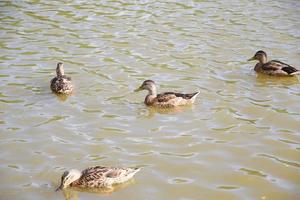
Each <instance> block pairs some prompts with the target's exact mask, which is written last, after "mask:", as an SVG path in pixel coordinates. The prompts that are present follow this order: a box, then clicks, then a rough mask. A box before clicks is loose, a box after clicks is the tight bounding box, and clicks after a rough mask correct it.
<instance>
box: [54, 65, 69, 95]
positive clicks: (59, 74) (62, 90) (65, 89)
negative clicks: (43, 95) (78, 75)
mask: <svg viewBox="0 0 300 200" xmlns="http://www.w3.org/2000/svg"><path fill="white" fill-rule="evenodd" d="M71 80H72V79H71V77H69V76H66V75H65V72H64V67H63V63H62V62H59V63H57V67H56V77H54V78H53V79H52V80H51V82H50V88H51V90H52V91H53V92H55V93H57V94H71V93H72V91H73V85H72V81H71Z"/></svg>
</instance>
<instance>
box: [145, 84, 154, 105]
mask: <svg viewBox="0 0 300 200" xmlns="http://www.w3.org/2000/svg"><path fill="white" fill-rule="evenodd" d="M156 96H157V92H156V88H155V87H152V88H151V89H148V95H147V96H146V98H145V104H146V105H151V104H152V102H153V99H155V98H156Z"/></svg>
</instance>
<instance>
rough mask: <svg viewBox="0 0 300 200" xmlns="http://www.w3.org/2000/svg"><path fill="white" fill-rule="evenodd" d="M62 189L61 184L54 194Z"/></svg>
mask: <svg viewBox="0 0 300 200" xmlns="http://www.w3.org/2000/svg"><path fill="white" fill-rule="evenodd" d="M62 188H63V185H62V184H60V186H59V187H58V188H56V190H55V192H57V191H59V190H61V189H62Z"/></svg>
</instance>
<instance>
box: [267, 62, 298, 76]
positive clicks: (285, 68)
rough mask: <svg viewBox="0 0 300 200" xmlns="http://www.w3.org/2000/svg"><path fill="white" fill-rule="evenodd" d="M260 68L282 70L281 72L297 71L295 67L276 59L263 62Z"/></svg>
mask: <svg viewBox="0 0 300 200" xmlns="http://www.w3.org/2000/svg"><path fill="white" fill-rule="evenodd" d="M262 69H263V70H269V71H282V73H286V74H293V73H295V72H298V71H299V70H297V69H296V68H294V67H292V66H290V65H288V64H286V63H284V62H281V61H278V60H271V61H269V62H267V63H265V64H264V65H263V66H262Z"/></svg>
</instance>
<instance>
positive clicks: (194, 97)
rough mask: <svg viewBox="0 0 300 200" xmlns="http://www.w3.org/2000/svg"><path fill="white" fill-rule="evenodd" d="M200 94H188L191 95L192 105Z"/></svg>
mask: <svg viewBox="0 0 300 200" xmlns="http://www.w3.org/2000/svg"><path fill="white" fill-rule="evenodd" d="M199 94H200V92H195V93H192V94H190V95H191V101H192V102H193V103H194V101H195V100H196V98H197V96H198V95H199Z"/></svg>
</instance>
